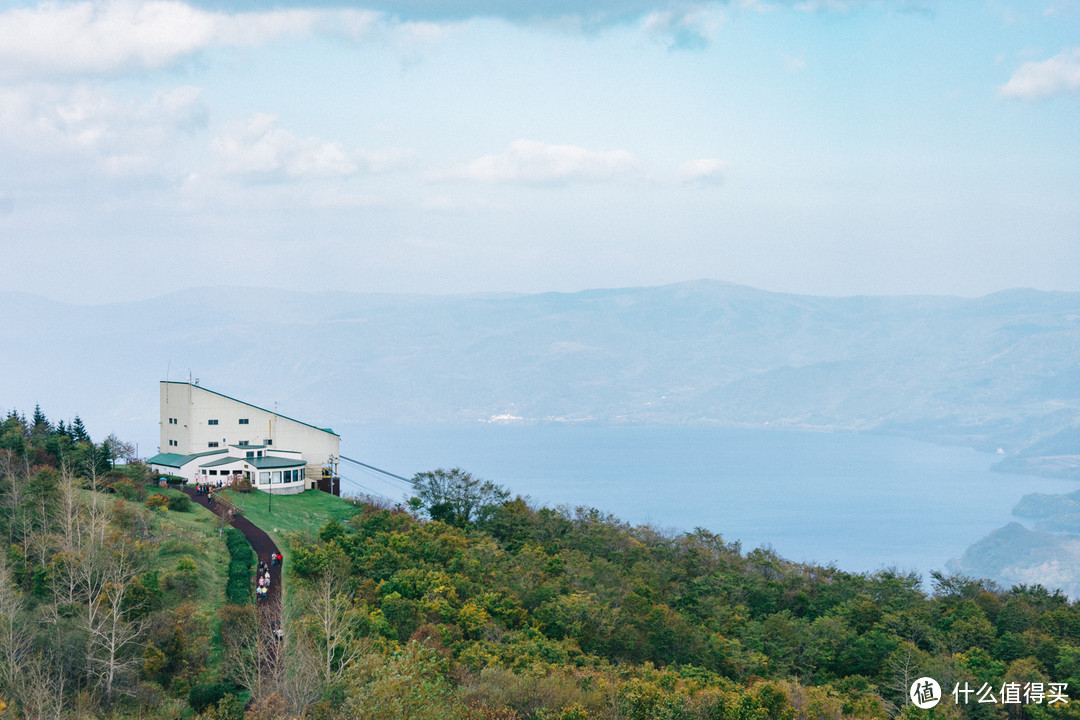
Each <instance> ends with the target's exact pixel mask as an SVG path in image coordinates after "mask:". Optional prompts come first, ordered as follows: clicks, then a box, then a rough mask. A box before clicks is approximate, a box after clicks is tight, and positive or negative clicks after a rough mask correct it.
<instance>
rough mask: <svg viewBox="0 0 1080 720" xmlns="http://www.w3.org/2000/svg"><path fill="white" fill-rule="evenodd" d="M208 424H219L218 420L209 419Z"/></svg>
mask: <svg viewBox="0 0 1080 720" xmlns="http://www.w3.org/2000/svg"><path fill="white" fill-rule="evenodd" d="M206 424H207V425H217V420H207V421H206Z"/></svg>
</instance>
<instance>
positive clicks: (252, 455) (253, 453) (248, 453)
mask: <svg viewBox="0 0 1080 720" xmlns="http://www.w3.org/2000/svg"><path fill="white" fill-rule="evenodd" d="M244 457H255V451H254V450H248V451H247V453H245V454H244Z"/></svg>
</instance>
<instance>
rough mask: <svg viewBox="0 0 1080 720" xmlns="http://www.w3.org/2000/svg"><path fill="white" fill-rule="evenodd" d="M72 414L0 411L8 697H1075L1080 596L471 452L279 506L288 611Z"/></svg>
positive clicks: (272, 700)
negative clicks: (836, 556)
mask: <svg viewBox="0 0 1080 720" xmlns="http://www.w3.org/2000/svg"><path fill="white" fill-rule="evenodd" d="M80 428H81V423H79V422H78V419H77V418H76V420H74V421H72V422H70V423H59V422H58V423H55V424H54V423H52V422H51V421H49V420H48V419H47V418H46V416H45V415H44V413H42V412H41V410H40V409H36V410H35V412H34V414H33V416H32V418H31V419H30V420H27V419H26V418H25V417H23V416H21V415H19V414H18V413H15V412H11V413H9V414H8V415H7V417H6V418H5V419H4V421H3V423H2V425H0V534H2V537H4V538H5V540H6V549H5V551H4V552H3V553H0V703H2V707H0V717H7V716H11V717H25V718H31V717H35V718H36V717H52V718H69V717H72V718H73V717H111V718H128V717H141V718H176V717H190V718H235V719H240V718H247V719H249V720H264V719H265V720H270V719H271V718H301V717H302V718H324V719H326V720H336V719H339V718H340V719H342V720H343V719H345V718H349V719H352V718H371V719H372V720H374V719H375V718H379V719H385V718H411V719H417V718H451V719H452V718H460V719H461V720H513V719H522V720H524V719H526V718H528V719H535V720H553V719H559V720H582V719H586V718H591V719H610V720H615V719H620V720H622V719H640V720H652V719H656V720H659V719H661V718H663V719H671V720H675V719H687V720H689V719H698V718H700V719H706V718H707V719H710V720H840V719H841V718H886V717H903V718H905V719H906V720H915V719H916V718H923V717H929V716H934V717H949V718H953V717H955V718H961V717H963V718H973V719H977V720H989V719H990V718H1002V720H1004V718H1006V717H1008V718H1010V719H1014V718H1015V719H1019V718H1031V719H1033V720H1042V719H1044V718H1057V717H1060V718H1072V717H1075V716H1080V711H1078V710H1077V709H1075V708H1076V703H1075V702H1066V701H1067V700H1070V701H1071V700H1074V699H1075V698H1076V697H1077V694H1076V690H1077V688H1080V607H1078V606H1077V604H1076V603H1074V602H1072V601H1070V600H1069V599H1068V598H1067V597H1066V596H1064V595H1063V594H1061V593H1059V592H1049V591H1047V590H1046V589H1045V588H1042V587H1041V586H1034V587H1029V586H1016V587H1012V588H1009V589H1003V588H999V587H996V586H994V585H993V584H992V583H989V582H986V581H981V580H977V579H973V578H967V577H960V576H945V575H941V574H934V576H933V578H932V580H933V591H932V592H931V593H929V594H928V593H926V592H924V590H923V589H922V578H920V577H919V576H918V575H917V574H915V573H905V572H899V571H897V570H894V569H882V570H880V571H878V572H875V573H848V572H843V571H840V570H838V569H837V568H835V567H822V566H816V565H808V564H799V563H793V562H790V561H787V560H785V559H784V558H781V557H779V556H777V555H776V554H775V553H774V552H771V551H769V550H767V549H763V548H758V549H754V550H751V551H749V552H744V551H743V549H742V548H741V547H740V546H739V544H738V543H730V542H726V541H725V540H724V539H723V538H722V536H720V535H717V534H715V533H713V532H710V531H707V530H704V529H698V530H695V531H693V532H689V533H665V532H659V531H656V530H655V529H653V528H649V527H635V526H630V525H628V524H626V523H623V522H621V521H620V520H618V519H617V518H615V517H612V516H610V515H605V514H604V513H601V512H600V511H597V510H595V509H590V508H576V509H570V508H547V507H541V508H537V507H533V506H531V505H530V504H529V503H528V502H526V501H525V500H523V499H522V498H520V497H517V498H512V497H510V496H509V494H508V493H507V492H506V491H505V489H504V488H501V487H500V486H498V485H497V484H496V483H493V482H490V481H485V480H481V479H478V478H475V477H473V476H472V475H471V474H469V473H468V472H466V471H464V470H461V469H460V468H454V469H449V470H445V469H439V470H435V471H432V472H430V473H420V474H418V475H417V476H416V478H414V487H415V490H416V495H415V498H414V500H413V501H412V502H411V503H408V504H405V505H392V504H388V503H386V502H384V501H379V500H377V499H374V498H356V499H353V500H350V501H346V500H338V499H335V498H332V497H330V496H326V495H323V494H318V495H317V496H310V497H315V498H317V499H318V502H320V503H325V502H330V503H334V505H333V511H332V512H326V513H324V514H322V515H319V514H318V513H315V514H314V516H313V517H312V518H310V523H311V524H309V525H306V526H303V527H302V529H299V530H294V531H291V532H288V533H286V535H285V537H286V541H287V555H286V561H285V562H286V565H285V569H286V573H287V574H286V581H285V582H286V584H285V588H286V590H287V592H286V600H285V603H284V606H283V608H282V621H281V626H280V627H277V626H271V625H270V624H268V623H265V622H262V620H260V618H265V617H266V615H265V614H263V615H260V613H259V611H258V610H257V606H256V605H254V604H253V601H252V599H251V597H252V594H251V574H252V566H253V562H254V560H253V555H252V552H251V550H250V547H249V546H247V545H246V542H245V541H244V540H243V537H242V536H239V537H238V532H237V531H235V530H231V529H230V530H228V531H226V529H225V523H224V522H222V521H220V520H219V519H217V518H216V517H214V516H212V515H211V514H210V513H208V512H206V511H205V510H204V509H203V508H201V507H198V506H194V505H193V504H192V503H190V502H188V499H187V496H186V495H184V494H183V493H181V492H180V491H178V490H176V489H173V488H171V487H163V486H162V485H161V480H160V479H158V478H154V477H153V476H152V475H151V474H150V473H148V472H147V470H146V468H145V467H144V466H142V465H141V464H139V463H137V462H129V463H126V464H122V465H117V467H116V468H115V469H114V468H112V467H111V462H110V461H111V459H112V458H115V457H119V456H122V455H123V453H124V449H123V447H122V444H118V443H119V441H118V440H116V439H115V438H113V439H110V440H106V441H103V442H102V443H100V444H95V443H94V442H93V441H92V440H91V439H90V438H89V437H87V436H86V435H85V430H84V429H80ZM225 492H228V491H225ZM311 492H316V491H311ZM257 498H258V496H255V499H257ZM249 500H250V498H249ZM290 502H293V503H303V502H307V503H310V502H311V501H310V500H309V499H305V498H301V497H300V496H298V498H297V499H291V498H287V497H282V498H275V500H274V511H275V512H277V513H279V514H278V515H276V516H274V517H276V518H280V520H278V521H276V523H275V524H285V523H287V522H293V521H296V522H299V521H300V517H299V513H297V514H295V516H294V517H288V515H287V513H288V512H289V508H290V507H293V508H298V507H300V505H297V504H294V505H290V504H289V503H290ZM257 506H260V504H259V503H257V502H255V501H251V503H250V505H249V508H250V510H249V514H250V519H252V521H256V520H259V521H261V517H262V516H260V515H258V514H257V513H256V511H255V508H256V507H257ZM324 507H330V506H324ZM259 512H262V511H259ZM290 527H293V526H290ZM295 527H301V526H300V525H297V526H295ZM279 629H283V633H281V636H280V639H279V637H278V633H277V632H276V631H277V630H279ZM921 677H932V678H934V679H936V680H937V681H938V682H939V683H940V685H941V688H942V692H943V694H944V698H943V701H942V702H941V704H940V705H938V706H937V707H936V708H934V709H932V710H921V709H919V708H917V707H916V706H915V705H913V704H912V703H911V699H910V696H909V689H910V687H911V685H912V683H913V682H914V681H915V680H916V679H918V678H921ZM954 689H956V690H957V691H958V693H959V694H958V695H957V696H954V695H952V694H951V693H952V692H953V690H954ZM964 689H969V690H970V691H971V693H970V694H969V696H965V695H964V694H963V692H964ZM979 693H981V694H982V695H981V696H982V697H983V698H986V697H987V693H989V696H991V697H992V698H993V701H992V702H979V701H978V697H979ZM1013 695H1015V697H1016V698H1018V701H1017V702H1008V701H1007V698H1008V697H1010V696H1013Z"/></svg>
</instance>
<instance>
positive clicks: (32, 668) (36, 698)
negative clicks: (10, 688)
mask: <svg viewBox="0 0 1080 720" xmlns="http://www.w3.org/2000/svg"><path fill="white" fill-rule="evenodd" d="M64 686H65V678H64V673H63V671H62V670H61V669H60V668H59V667H58V664H57V663H56V662H55V660H54V659H53V658H49V657H46V656H44V655H42V654H41V653H35V654H34V655H33V656H32V657H30V658H28V659H27V661H26V662H24V663H23V665H22V666H21V667H20V668H19V684H18V690H17V691H16V698H17V699H18V702H19V705H20V706H21V707H22V711H23V714H24V715H25V716H26V717H28V718H37V719H39V720H48V718H53V719H54V720H61V718H63V716H64Z"/></svg>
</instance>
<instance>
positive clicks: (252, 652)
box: [222, 600, 284, 703]
mask: <svg viewBox="0 0 1080 720" xmlns="http://www.w3.org/2000/svg"><path fill="white" fill-rule="evenodd" d="M265 602H266V603H272V602H273V601H271V600H267V601H265ZM260 609H261V610H262V611H261V612H260ZM280 616H281V614H280V608H279V607H274V606H271V605H263V606H261V608H260V607H257V606H255V605H248V606H245V612H244V615H243V617H242V618H240V619H239V622H234V623H232V624H231V627H230V629H229V631H228V632H227V633H226V632H225V629H224V624H223V628H222V642H223V644H224V645H225V654H226V658H227V662H226V666H227V667H228V668H229V672H230V674H231V676H232V679H233V680H234V681H235V682H236V683H238V684H239V685H243V686H244V687H246V688H247V689H248V690H250V691H251V698H252V700H254V701H255V702H256V703H259V702H262V701H264V700H266V699H267V698H269V697H270V696H271V695H273V694H275V693H277V694H278V695H281V694H282V693H281V689H282V678H283V675H284V653H283V652H282V651H281V650H282V649H281V648H280V647H279V641H278V637H277V633H275V630H277V629H278V628H276V627H275V626H274V624H273V621H272V620H271V617H274V618H277V617H280Z"/></svg>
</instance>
